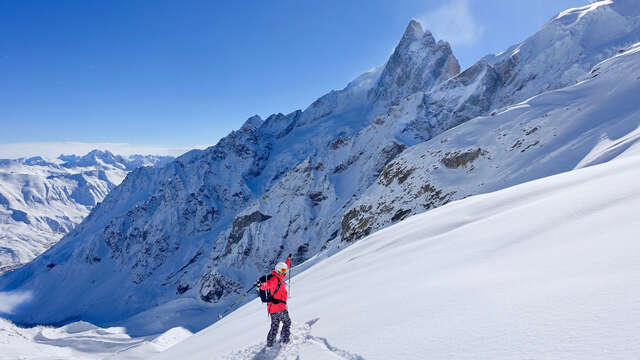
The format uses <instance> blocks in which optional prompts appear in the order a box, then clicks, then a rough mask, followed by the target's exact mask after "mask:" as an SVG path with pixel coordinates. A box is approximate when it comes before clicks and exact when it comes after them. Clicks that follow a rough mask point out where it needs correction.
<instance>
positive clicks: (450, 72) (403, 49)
mask: <svg viewBox="0 0 640 360" xmlns="http://www.w3.org/2000/svg"><path fill="white" fill-rule="evenodd" d="M459 72H460V64H459V63H458V59H456V57H455V56H454V55H453V52H452V51H451V47H450V46H449V44H448V43H447V42H445V41H439V42H436V40H435V38H434V37H433V35H432V34H431V32H429V31H423V29H422V25H420V23H419V22H418V21H416V20H411V21H410V22H409V25H407V28H406V30H405V32H404V35H403V36H402V38H401V40H400V42H399V43H398V46H396V48H395V50H394V52H393V54H392V55H391V57H390V58H389V61H387V64H386V65H385V67H384V70H383V71H382V74H381V75H380V79H379V80H378V84H377V86H376V87H374V88H373V89H371V90H370V92H369V98H370V99H371V100H372V101H374V102H377V101H383V102H384V101H394V100H396V99H399V98H401V97H404V96H406V95H410V94H412V93H415V92H417V91H428V90H429V89H431V88H433V87H434V86H436V85H438V84H440V83H442V82H443V81H446V80H447V79H449V78H451V77H453V76H455V75H457V74H458V73H459Z"/></svg>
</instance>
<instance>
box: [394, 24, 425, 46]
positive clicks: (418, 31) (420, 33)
mask: <svg viewBox="0 0 640 360" xmlns="http://www.w3.org/2000/svg"><path fill="white" fill-rule="evenodd" d="M424 36H425V33H424V30H423V29H422V24H420V22H418V21H417V20H414V19H412V20H411V21H409V24H408V25H407V28H406V29H405V30H404V34H402V39H401V40H400V43H403V42H411V41H415V40H420V39H422V38H423V37H424Z"/></svg>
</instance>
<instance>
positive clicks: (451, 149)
mask: <svg viewBox="0 0 640 360" xmlns="http://www.w3.org/2000/svg"><path fill="white" fill-rule="evenodd" d="M639 14H640V8H639V6H638V4H637V3H636V2H635V1H631V0H621V1H615V2H613V1H602V2H598V3H594V4H591V5H589V6H586V7H584V8H580V9H572V10H570V11H567V12H564V13H561V14H560V15H558V16H557V17H555V18H554V19H552V20H551V21H550V22H549V23H547V24H546V25H545V26H544V27H543V28H542V29H541V30H540V31H539V32H538V33H536V34H535V35H533V36H532V37H530V38H529V39H527V40H525V41H524V42H522V43H521V44H518V45H516V46H514V47H513V48H510V49H508V50H507V51H505V52H503V53H501V54H499V55H495V56H488V57H486V58H484V59H482V60H481V61H479V62H478V63H477V64H475V65H473V66H472V67H470V68H469V69H466V70H465V71H463V72H461V73H458V72H459V66H458V63H457V61H456V60H455V57H454V56H453V54H452V53H451V49H450V47H449V46H448V44H447V43H445V42H443V41H436V40H435V39H434V38H433V36H432V35H431V34H430V33H429V32H428V31H423V30H422V28H421V27H420V25H419V24H418V23H417V22H415V21H412V22H411V23H410V24H409V26H408V27H407V30H406V31H405V34H404V35H403V36H402V39H401V40H400V43H399V44H398V46H397V47H396V49H395V51H394V52H393V54H392V56H391V57H390V59H389V61H387V63H386V64H384V65H383V66H381V67H380V68H378V69H376V70H374V71H371V72H368V73H365V74H363V75H361V76H360V77H358V78H357V79H355V80H354V81H353V82H351V83H350V84H349V85H347V87H345V88H344V89H342V90H339V91H332V92H330V93H328V94H326V95H324V96H322V97H321V98H319V99H318V100H317V101H315V102H314V103H313V104H311V105H310V106H309V107H308V108H307V109H305V110H304V111H295V112H292V113H289V114H276V115H272V116H270V117H268V118H267V119H261V118H260V117H257V116H255V117H252V118H250V119H248V120H247V122H246V123H245V124H244V125H243V126H242V127H241V128H240V129H239V130H237V131H234V132H232V133H231V134H229V135H228V136H227V137H225V138H224V139H222V140H221V141H220V142H219V143H218V144H217V145H216V146H213V147H211V148H209V149H206V150H203V151H199V150H194V151H191V152H189V153H187V154H185V155H183V156H181V157H180V158H178V159H176V160H175V161H174V162H172V163H170V164H168V165H167V166H165V167H163V168H157V169H156V168H140V169H137V170H135V171H133V172H131V173H130V174H129V175H128V176H127V177H126V179H125V180H124V181H123V182H122V184H121V185H119V186H118V187H116V188H115V189H114V190H112V191H111V192H110V193H109V194H108V195H107V197H106V198H105V199H104V201H103V202H102V203H100V204H99V205H97V206H96V207H95V208H94V209H93V211H92V212H91V214H90V215H89V216H88V217H87V218H86V219H85V220H84V221H83V222H82V223H81V224H80V225H78V226H77V227H76V228H75V229H74V230H73V231H72V232H71V233H69V234H68V235H66V236H65V237H64V238H63V239H62V240H61V241H60V242H59V243H58V244H56V245H55V246H54V247H52V248H51V249H50V250H49V251H47V252H45V253H44V254H43V255H41V256H40V257H38V258H37V259H35V260H34V261H33V262H32V263H30V264H29V265H27V266H25V267H23V268H21V269H19V270H17V271H14V272H12V273H9V274H5V275H4V276H3V277H1V278H0V289H3V290H5V291H6V290H14V289H19V290H24V291H31V292H33V294H34V297H33V300H32V301H31V302H29V303H25V304H23V305H22V306H21V307H20V308H18V309H16V310H15V312H14V314H12V315H10V317H11V318H12V319H15V320H17V321H20V322H24V323H42V322H59V321H66V320H69V319H77V318H80V319H83V320H89V321H94V322H96V323H98V324H107V323H110V322H114V321H122V320H123V319H125V318H129V317H132V318H130V319H129V320H128V321H129V324H135V326H134V325H131V328H132V329H137V330H138V331H140V333H151V332H158V331H161V330H165V329H167V328H170V327H174V326H177V325H184V324H185V322H188V321H195V320H193V319H196V318H197V317H195V316H187V315H193V314H195V313H197V312H198V310H197V309H203V306H204V307H208V308H209V309H210V310H211V311H214V312H215V311H218V310H222V309H224V308H225V307H226V305H228V304H230V303H231V302H232V301H233V300H235V298H236V297H237V296H238V295H239V293H240V292H241V291H242V289H244V287H245V286H246V285H247V284H250V283H252V282H253V280H255V278H256V277H257V276H258V275H259V274H262V273H264V272H266V271H267V270H268V269H270V268H271V267H272V266H273V264H274V263H275V262H277V261H279V260H281V259H283V258H284V256H286V254H287V253H290V252H291V253H294V254H295V258H296V259H298V260H297V261H303V260H306V259H310V258H312V257H314V256H315V255H318V256H317V257H316V258H314V261H317V260H319V259H320V258H322V257H324V256H328V255H330V254H332V253H335V252H336V251H338V250H339V249H341V248H342V247H344V246H346V245H348V244H351V243H353V242H354V241H356V240H358V239H361V238H362V237H364V236H366V235H368V234H370V233H373V232H374V231H375V230H377V229H381V228H383V227H385V226H387V225H390V224H391V223H393V222H395V221H399V220H402V219H403V218H405V217H407V216H409V215H410V214H413V213H417V212H420V211H424V210H430V209H433V208H436V207H438V206H441V205H442V204H445V203H447V202H449V201H452V200H455V199H461V198H463V197H466V196H469V195H473V194H480V193H484V192H488V191H495V190H498V189H502V188H505V187H507V186H512V185H515V184H518V183H520V182H523V181H528V180H532V179H536V178H539V177H542V176H549V175H553V174H557V173H560V172H563V171H569V170H572V169H575V168H579V167H583V166H586V165H591V164H596V163H601V162H604V161H607V160H610V159H613V158H615V157H618V156H619V155H620V154H627V153H629V151H633V150H634V149H635V148H634V144H635V140H636V138H637V134H636V133H635V131H636V129H637V128H638V121H639V120H638V119H639V117H638V116H637V112H638V109H639V105H638V103H637V101H635V98H636V97H637V94H638V83H640V82H638V81H637V78H638V77H640V73H639V72H638V68H637V64H638V55H637V47H636V46H635V45H634V44H636V43H637V42H639V41H640V30H639V24H640V21H639ZM603 29H607V31H606V32H603ZM554 90H557V91H554ZM603 94H606V95H603ZM535 95H539V96H536V97H534V98H531V97H532V96H535ZM472 119H473V120H472ZM621 144H623V145H621ZM397 198H400V200H396V199H397ZM97 259H100V260H99V261H98V260H97ZM95 283H99V284H101V286H100V287H96V286H94V284H95ZM45 294H46V296H45ZM176 302H177V303H179V304H181V305H180V306H183V307H180V308H181V309H183V311H184V312H182V313H181V312H176V313H174V315H173V317H163V318H162V319H163V320H162V321H156V318H155V316H154V314H157V313H158V312H160V311H162V309H163V308H166V307H169V308H172V309H175V308H176V307H175V304H176ZM212 318H213V317H212ZM197 319H198V320H197V321H195V322H191V323H190V326H191V329H192V330H195V329H198V328H202V327H204V326H205V324H206V323H207V321H210V320H208V319H206V318H203V317H199V318H197ZM356 353H358V354H359V353H360V352H356Z"/></svg>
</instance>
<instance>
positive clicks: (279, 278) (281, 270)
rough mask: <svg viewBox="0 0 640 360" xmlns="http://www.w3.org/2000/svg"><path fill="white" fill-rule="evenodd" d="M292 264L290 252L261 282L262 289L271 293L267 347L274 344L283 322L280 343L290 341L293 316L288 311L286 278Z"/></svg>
mask: <svg viewBox="0 0 640 360" xmlns="http://www.w3.org/2000/svg"><path fill="white" fill-rule="evenodd" d="M290 266H291V254H289V256H288V257H287V260H286V261H285V262H279V263H277V264H276V267H275V269H274V270H273V271H272V272H271V273H272V274H273V276H271V278H270V279H268V280H266V281H264V282H261V283H259V288H260V290H266V291H267V292H268V293H269V302H268V303H267V312H268V313H269V315H270V316H271V329H270V330H269V334H267V347H272V346H273V341H274V340H275V339H276V335H277V334H278V328H279V327H280V323H281V322H282V331H281V332H280V343H282V344H286V343H288V342H289V335H290V328H291V318H289V312H288V311H287V287H286V285H285V283H284V280H285V277H286V275H287V272H289V267H290Z"/></svg>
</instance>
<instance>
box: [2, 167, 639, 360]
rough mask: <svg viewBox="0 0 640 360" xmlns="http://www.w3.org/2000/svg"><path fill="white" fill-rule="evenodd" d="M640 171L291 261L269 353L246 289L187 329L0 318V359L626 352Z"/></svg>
mask: <svg viewBox="0 0 640 360" xmlns="http://www.w3.org/2000/svg"><path fill="white" fill-rule="evenodd" d="M638 177H640V156H638V155H635V156H627V158H623V159H615V160H613V161H610V162H607V163H604V164H599V165H596V166H592V167H588V168H584V169H579V170H574V171H570V172H566V173H563V174H559V175H556V176H552V177H547V178H543V179H538V180H536V181H533V182H528V183H525V184H520V185H517V186H515V187H511V188H508V189H504V190H500V191H497V192H493V193H489V194H483V195H476V196H472V197H470V198H467V199H463V200H458V201H454V202H452V203H449V204H447V205H445V206H442V207H440V208H438V209H435V210H433V211H429V212H426V213H423V214H419V215H416V216H413V217H411V218H408V219H406V220H405V221H403V222H401V223H398V224H396V225H394V226H391V227H388V228H386V229H384V230H381V231H378V232H376V233H374V234H372V235H371V236H369V237H367V238H365V239H363V240H362V241H360V242H358V243H356V244H354V245H353V246H351V247H349V248H347V249H344V250H343V251H341V252H339V253H337V254H335V255H333V256H332V257H330V258H328V259H325V260H324V261H321V262H318V263H316V264H315V265H314V266H313V267H311V268H309V269H308V270H306V271H304V272H301V269H303V268H307V267H308V264H303V265H301V266H298V267H295V268H293V271H294V273H295V274H296V275H294V277H293V278H292V279H291V281H290V284H291V287H290V290H291V297H290V298H289V301H288V307H289V309H290V314H291V317H292V320H293V327H292V343H291V344H290V345H288V346H286V347H284V348H282V349H277V350H276V351H273V352H265V351H264V345H265V336H266V333H267V331H268V325H269V320H268V318H267V317H266V312H265V306H264V304H262V303H260V301H259V300H258V299H255V300H254V301H253V302H251V303H249V304H247V305H245V306H243V307H240V308H239V309H238V310H236V311H234V312H233V313H231V314H229V315H228V316H226V317H224V318H223V320H221V321H219V322H217V323H216V324H214V325H212V326H210V327H208V328H206V329H204V330H202V331H200V332H199V333H197V334H194V335H192V336H190V334H189V332H187V331H185V330H184V329H180V328H175V329H171V330H168V331H167V332H165V333H163V334H160V335H154V336H145V337H137V338H132V337H130V335H129V334H127V331H128V329H127V328H123V327H112V328H97V327H95V326H92V325H90V324H87V323H84V322H74V323H71V324H68V325H66V326H63V327H60V328H47V327H41V326H38V327H34V328H30V329H24V328H18V327H16V326H15V325H13V324H10V323H8V322H7V321H3V320H2V319H0V344H2V353H1V354H0V358H2V359H4V358H7V359H14V358H20V359H60V358H73V359H85V358H86V359H104V358H106V359H120V360H124V359H130V360H132V359H145V360H146V359H157V360H160V359H175V358H181V359H193V360H197V359H227V360H250V359H271V360H284V359H302V360H325V359H398V358H402V359H424V358H425V354H428V356H429V357H430V358H434V359H447V358H451V359H492V360H495V359H529V358H536V359H537V358H540V357H541V355H544V357H545V358H549V359H558V358H562V359H603V358H606V359H632V358H634V357H635V356H636V355H637V354H638V352H639V351H640V343H639V342H638V341H637V334H638V332H640V305H639V304H638V302H637V301H636V299H637V296H636V294H638V291H640V277H639V276H638V274H640V262H638V261H637V254H638V252H639V251H640V242H638V241H636V238H637V236H636V233H637V228H638V226H640V218H638V216H637V209H638V208H639V207H640V187H639V186H638V185H637V183H635V182H633V181H629V179H637V178H638ZM381 284H382V285H381ZM254 298H255V296H254ZM157 315H158V316H157V317H156V321H158V320H160V319H162V318H163V317H168V316H171V315H172V313H171V311H165V312H163V313H162V314H157ZM193 316H200V317H203V316H204V317H206V316H210V318H211V319H213V318H215V314H207V313H202V312H200V313H198V314H194V315H193ZM221 339H222V340H221ZM173 344H176V345H174V346H173V347H170V348H168V349H167V350H166V351H165V352H162V353H161V354H157V353H158V352H159V351H161V350H164V349H166V348H167V347H169V346H170V345H173Z"/></svg>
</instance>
